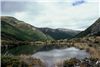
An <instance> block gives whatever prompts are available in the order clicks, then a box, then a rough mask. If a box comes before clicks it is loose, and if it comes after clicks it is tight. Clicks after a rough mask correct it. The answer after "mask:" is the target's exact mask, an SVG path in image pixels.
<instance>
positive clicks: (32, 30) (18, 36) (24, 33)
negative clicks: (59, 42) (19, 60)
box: [1, 16, 53, 41]
mask: <svg viewBox="0 0 100 67" xmlns="http://www.w3.org/2000/svg"><path fill="white" fill-rule="evenodd" d="M1 39H2V40H19V41H36V40H46V39H47V36H46V35H45V34H44V33H43V32H41V31H40V30H38V29H37V28H36V27H34V26H32V25H30V24H27V23H25V22H23V21H20V20H18V19H16V18H14V17H10V16H1ZM48 39H50V40H52V39H53V38H52V37H50V36H48Z"/></svg>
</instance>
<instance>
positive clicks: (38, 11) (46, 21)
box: [1, 0, 100, 30]
mask: <svg viewBox="0 0 100 67" xmlns="http://www.w3.org/2000/svg"><path fill="white" fill-rule="evenodd" d="M99 4H100V0H21V1H20V0H1V15H2V16H13V17H15V18H17V19H19V20H22V21H24V22H26V23H29V24H31V25H33V26H36V27H49V28H54V29H55V28H66V29H73V30H85V29H86V28H88V27H89V26H90V25H91V24H93V23H94V22H95V21H96V20H97V19H98V18H99V17H100V7H99V6H100V5H99Z"/></svg>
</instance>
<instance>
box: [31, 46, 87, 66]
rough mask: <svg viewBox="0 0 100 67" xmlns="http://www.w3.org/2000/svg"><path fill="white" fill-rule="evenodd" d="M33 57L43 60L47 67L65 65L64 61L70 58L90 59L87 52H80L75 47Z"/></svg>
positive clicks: (46, 52) (42, 52)
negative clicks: (58, 64)
mask: <svg viewBox="0 0 100 67" xmlns="http://www.w3.org/2000/svg"><path fill="white" fill-rule="evenodd" d="M32 57H35V58H39V59H41V60H42V61H43V62H44V63H45V64H46V67H55V65H56V63H63V61H64V60H66V59H70V58H77V59H83V58H85V57H89V54H88V53H87V52H85V50H80V49H77V48H75V47H71V48H66V49H53V50H50V51H41V52H37V53H35V54H33V55H32Z"/></svg>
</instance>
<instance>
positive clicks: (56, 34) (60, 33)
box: [38, 28, 80, 40]
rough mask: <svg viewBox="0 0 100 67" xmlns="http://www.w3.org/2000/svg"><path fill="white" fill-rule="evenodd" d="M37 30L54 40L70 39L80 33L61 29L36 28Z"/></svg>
mask: <svg viewBox="0 0 100 67" xmlns="http://www.w3.org/2000/svg"><path fill="white" fill-rule="evenodd" d="M38 29H39V30H41V31H42V32H43V33H45V34H47V35H49V36H51V37H53V38H54V39H56V40H59V39H68V38H72V37H73V36H75V35H76V34H78V33H79V32H80V31H76V30H70V29H63V28H58V29H51V28H38Z"/></svg>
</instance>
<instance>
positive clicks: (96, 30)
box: [75, 18, 100, 37]
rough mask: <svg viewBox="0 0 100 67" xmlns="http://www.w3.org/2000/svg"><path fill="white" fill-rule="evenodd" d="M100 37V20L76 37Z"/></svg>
mask: <svg viewBox="0 0 100 67" xmlns="http://www.w3.org/2000/svg"><path fill="white" fill-rule="evenodd" d="M92 35H94V36H100V18H99V19H97V20H96V21H95V23H93V24H92V25H91V26H90V27H88V28H87V29H86V30H85V31H82V32H80V33H79V34H78V35H76V36H75V37H84V36H92Z"/></svg>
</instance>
